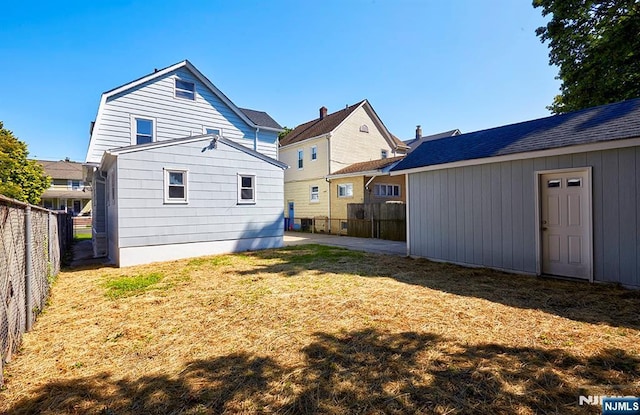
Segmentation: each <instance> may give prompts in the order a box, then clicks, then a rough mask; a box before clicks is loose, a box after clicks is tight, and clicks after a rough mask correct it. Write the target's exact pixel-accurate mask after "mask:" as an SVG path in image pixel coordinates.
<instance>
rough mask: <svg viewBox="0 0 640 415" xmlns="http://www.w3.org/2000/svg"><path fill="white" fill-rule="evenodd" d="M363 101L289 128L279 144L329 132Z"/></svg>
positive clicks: (283, 144) (286, 143)
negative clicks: (291, 128)
mask: <svg viewBox="0 0 640 415" xmlns="http://www.w3.org/2000/svg"><path fill="white" fill-rule="evenodd" d="M363 102H364V100H362V101H360V102H358V103H357V104H353V105H351V106H350V107H346V108H343V109H341V110H340V111H336V112H333V113H331V114H327V116H326V117H324V118H323V119H320V118H316V119H315V120H311V121H307V122H306V123H304V124H300V125H299V126H297V127H296V128H294V129H293V130H291V131H290V132H289V134H287V135H285V136H284V137H282V138H281V139H280V145H281V146H286V145H289V144H293V143H297V142H299V141H303V140H306V139H308V138H312V137H318V136H319V135H322V134H328V133H330V132H331V131H333V130H334V129H335V128H336V127H337V126H338V125H339V124H340V123H341V122H342V121H344V119H345V118H347V117H348V116H349V115H350V114H351V113H352V112H353V111H354V110H355V109H356V108H358V107H359V106H360V104H362V103H363Z"/></svg>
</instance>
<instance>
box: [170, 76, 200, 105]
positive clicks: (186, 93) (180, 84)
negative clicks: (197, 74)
mask: <svg viewBox="0 0 640 415" xmlns="http://www.w3.org/2000/svg"><path fill="white" fill-rule="evenodd" d="M175 94H176V98H184V99H190V100H192V101H193V100H195V99H196V84H195V83H193V82H189V81H184V80H182V79H178V78H176V83H175Z"/></svg>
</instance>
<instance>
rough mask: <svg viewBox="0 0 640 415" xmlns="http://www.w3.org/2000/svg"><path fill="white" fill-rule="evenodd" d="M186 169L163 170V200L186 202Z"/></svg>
mask: <svg viewBox="0 0 640 415" xmlns="http://www.w3.org/2000/svg"><path fill="white" fill-rule="evenodd" d="M187 176H188V172H187V170H174V169H165V170H164V202H165V203H187Z"/></svg>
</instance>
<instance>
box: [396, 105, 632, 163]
mask: <svg viewBox="0 0 640 415" xmlns="http://www.w3.org/2000/svg"><path fill="white" fill-rule="evenodd" d="M635 137H640V98H636V99H631V100H628V101H622V102H617V103H614V104H607V105H601V106H598V107H594V108H587V109H584V110H580V111H574V112H569V113H566V114H561V115H554V116H551V117H546V118H540V119H537V120H532V121H525V122H520V123H517V124H510V125H505V126H502V127H495V128H490V129H488V130H481V131H476V132H472V133H466V134H461V135H458V136H455V137H448V138H441V139H439V140H432V141H425V142H424V143H422V144H421V145H420V146H419V147H418V148H417V149H415V150H414V151H413V152H412V153H411V154H409V155H408V156H407V157H405V158H404V159H403V160H402V161H400V163H398V164H397V165H396V166H395V167H394V168H393V169H392V170H393V171H398V170H407V169H414V168H420V167H425V166H433V165H438V164H444V163H453V162H456V161H463V160H473V159H482V158H487V157H495V156H503V155H507V154H516V153H526V152H531V151H539V150H549V149H554V148H560V147H569V146H575V145H581V144H591V143H597V142H606V141H614V140H621V139H626V138H635Z"/></svg>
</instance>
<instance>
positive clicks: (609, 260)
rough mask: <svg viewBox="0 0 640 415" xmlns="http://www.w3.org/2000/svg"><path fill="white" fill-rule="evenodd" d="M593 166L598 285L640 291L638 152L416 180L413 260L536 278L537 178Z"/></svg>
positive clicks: (412, 188)
mask: <svg viewBox="0 0 640 415" xmlns="http://www.w3.org/2000/svg"><path fill="white" fill-rule="evenodd" d="M589 166H590V167H592V175H593V177H592V185H593V187H592V204H593V206H592V217H593V223H592V227H593V274H594V280H595V281H606V282H615V283H620V284H623V285H626V286H631V287H640V147H629V148H622V149H612V150H605V151H593V152H587V153H576V154H571V155H563V156H551V157H541V158H534V159H524V160H516V161H507V162H500V163H491V164H483V165H476V166H467V167H457V168H450V169H442V170H434V171H429V172H421V173H413V174H410V175H409V199H410V201H409V206H410V215H409V230H410V235H409V238H410V239H409V247H410V255H413V256H419V257H424V258H430V259H435V260H442V261H447V262H455V263H461V264H469V265H474V266H483V267H489V268H497V269H503V270H507V271H513V272H519V273H527V274H535V273H536V260H537V252H536V242H535V240H536V232H538V230H537V229H536V217H535V215H536V206H535V203H536V202H535V186H536V183H535V181H536V175H535V172H536V171H542V170H554V169H566V168H579V167H589Z"/></svg>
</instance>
